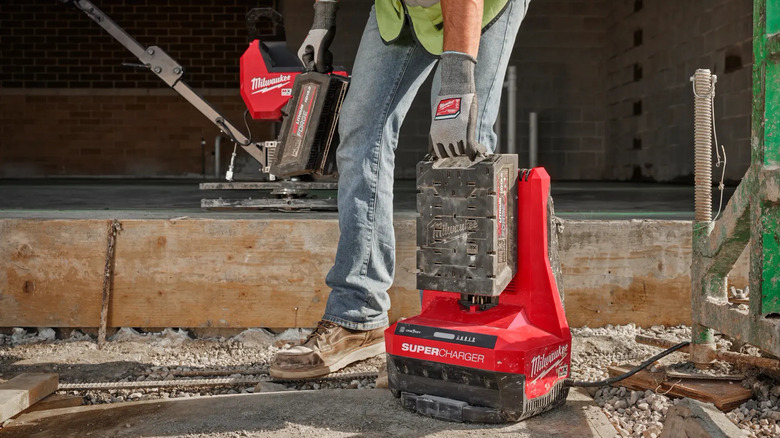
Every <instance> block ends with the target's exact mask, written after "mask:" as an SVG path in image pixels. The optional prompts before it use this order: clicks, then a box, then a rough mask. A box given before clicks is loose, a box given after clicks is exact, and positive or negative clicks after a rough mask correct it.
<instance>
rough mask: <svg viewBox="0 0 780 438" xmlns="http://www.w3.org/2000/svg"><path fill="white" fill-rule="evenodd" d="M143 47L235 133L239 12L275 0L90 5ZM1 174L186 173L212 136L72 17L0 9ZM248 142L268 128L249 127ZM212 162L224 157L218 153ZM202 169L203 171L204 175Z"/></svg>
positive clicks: (93, 29)
mask: <svg viewBox="0 0 780 438" xmlns="http://www.w3.org/2000/svg"><path fill="white" fill-rule="evenodd" d="M95 3H96V4H97V5H98V6H99V7H100V8H101V9H102V10H103V11H104V12H106V14H108V15H109V16H110V17H111V18H113V19H114V20H115V21H116V22H117V23H118V24H119V25H120V26H122V27H124V28H125V30H126V31H127V32H128V33H129V34H130V35H132V36H133V37H135V39H136V40H138V41H139V43H141V44H142V45H145V46H149V45H159V46H160V47H163V48H164V49H165V50H166V52H168V54H169V55H171V56H172V57H173V58H174V59H176V60H177V61H178V62H179V63H180V64H181V65H183V66H185V72H186V74H185V79H186V80H187V82H188V83H189V84H190V85H192V86H193V87H194V88H197V89H198V90H199V91H200V92H201V94H203V95H204V96H206V97H207V99H209V100H210V101H211V102H212V103H213V104H214V105H215V106H217V107H218V108H220V109H221V110H222V111H223V112H224V113H225V115H226V116H227V117H228V118H229V119H231V120H233V121H234V123H236V125H238V126H243V123H242V122H241V117H242V114H243V111H244V109H245V106H244V104H243V101H242V100H241V97H240V96H239V93H238V70H239V69H238V60H239V57H240V56H241V54H242V53H243V52H244V50H246V45H247V29H246V19H245V15H246V13H247V11H248V10H249V9H251V8H254V7H264V6H270V5H273V4H274V0H228V1H220V2H213V1H206V0H192V1H184V0H177V1H167V2H157V1H151V0H144V1H130V0H103V1H96V2H95ZM0 42H2V44H0V177H25V176H73V175H111V176H140V177H148V176H186V175H197V174H200V173H201V171H202V167H203V164H202V161H203V160H202V151H201V144H200V143H201V138H205V139H206V141H207V152H206V155H207V161H208V165H209V167H210V166H211V163H212V162H213V156H212V151H213V141H214V138H215V136H216V135H217V134H218V129H217V128H216V127H215V126H213V125H212V124H211V123H210V122H209V121H208V120H207V119H206V118H204V117H203V116H202V115H201V114H200V113H198V112H197V111H196V110H195V109H194V108H193V107H192V106H191V105H189V104H188V103H187V102H186V101H184V99H183V98H181V97H180V96H179V95H178V94H176V93H175V92H173V91H172V90H169V89H168V88H167V85H165V83H163V82H162V81H161V80H159V79H158V78H157V77H156V76H154V75H153V74H151V73H149V72H145V71H138V70H134V69H131V68H127V67H123V66H122V65H121V63H122V62H134V63H137V62H138V61H137V60H136V59H135V58H134V57H133V55H132V54H130V52H128V51H127V50H126V49H125V48H124V47H122V46H121V45H120V44H119V43H117V42H116V41H115V40H114V39H113V38H111V37H110V36H109V35H108V34H107V33H106V32H105V31H104V30H103V29H102V28H100V27H99V26H98V25H97V24H96V23H94V22H93V21H92V20H90V19H89V18H88V17H87V16H86V15H85V14H84V13H83V12H81V11H78V10H76V9H75V8H72V7H69V6H64V5H62V4H60V3H59V2H56V1H45V0H34V1H20V0H6V1H3V2H2V3H0ZM252 127H253V131H254V132H255V133H256V135H255V137H256V138H257V137H266V138H270V136H271V133H270V126H268V124H265V123H253V124H252ZM221 155H222V157H221V158H222V162H223V163H226V160H228V159H229V156H230V151H229V150H228V148H227V147H225V148H223V151H222V154H221ZM208 172H209V173H211V169H209V170H208Z"/></svg>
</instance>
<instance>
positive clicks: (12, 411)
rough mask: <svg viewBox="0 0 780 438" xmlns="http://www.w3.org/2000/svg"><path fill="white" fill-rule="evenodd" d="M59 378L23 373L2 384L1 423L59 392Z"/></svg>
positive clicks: (52, 375) (0, 391)
mask: <svg viewBox="0 0 780 438" xmlns="http://www.w3.org/2000/svg"><path fill="white" fill-rule="evenodd" d="M58 385H59V376H58V375H57V374H49V373H23V374H20V375H18V376H16V377H14V378H13V379H11V380H9V381H7V382H5V383H2V384H0V423H2V422H3V421H5V420H7V419H9V418H11V417H13V416H14V415H16V414H18V413H20V412H22V411H23V410H25V409H27V408H29V407H30V406H32V404H33V403H35V402H37V401H38V400H40V399H42V398H44V397H46V396H47V395H49V394H51V393H53V392H54V391H56V390H57V386H58Z"/></svg>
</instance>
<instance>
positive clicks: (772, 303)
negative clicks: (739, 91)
mask: <svg viewBox="0 0 780 438" xmlns="http://www.w3.org/2000/svg"><path fill="white" fill-rule="evenodd" d="M753 59H754V64H753V111H752V125H751V131H752V132H751V145H750V146H751V166H750V169H749V170H748V171H747V173H746V174H745V176H744V178H743V179H742V182H741V183H740V184H739V187H737V190H736V192H735V193H734V195H733V196H732V197H731V200H730V201H729V203H728V205H727V206H726V208H725V209H724V210H723V215H722V217H721V218H720V219H718V220H717V221H716V222H714V223H713V222H707V221H706V218H705V219H699V221H696V222H694V229H693V257H692V263H691V287H692V294H691V310H692V315H693V320H694V324H693V335H692V339H691V340H692V342H693V345H692V348H691V360H692V361H693V362H694V363H696V364H697V365H705V364H706V363H708V362H709V360H710V359H711V356H708V349H710V348H711V347H712V345H711V342H712V335H713V333H714V332H720V333H723V334H725V335H728V336H730V337H732V338H734V339H735V340H737V341H740V342H747V343H750V344H753V345H755V346H757V347H759V348H761V349H762V350H765V351H767V352H770V353H772V354H774V355H780V0H754V2H753ZM746 246H747V247H749V248H750V250H749V253H750V304H749V309H748V312H744V311H740V310H739V309H738V308H737V306H734V305H731V304H730V303H729V302H728V300H727V294H726V291H725V287H726V279H727V276H728V273H729V271H730V270H731V269H732V268H733V266H734V263H735V262H736V260H737V258H738V257H739V255H740V254H741V253H742V251H743V250H744V249H745V247H746ZM710 351H711V350H710Z"/></svg>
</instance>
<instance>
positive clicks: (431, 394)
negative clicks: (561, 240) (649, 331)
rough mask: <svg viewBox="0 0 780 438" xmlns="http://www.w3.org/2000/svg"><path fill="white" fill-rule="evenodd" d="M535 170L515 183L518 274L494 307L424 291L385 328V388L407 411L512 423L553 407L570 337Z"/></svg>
mask: <svg viewBox="0 0 780 438" xmlns="http://www.w3.org/2000/svg"><path fill="white" fill-rule="evenodd" d="M549 191H550V178H549V175H548V174H547V172H546V171H545V170H544V169H543V168H535V169H532V170H530V171H529V170H523V171H521V172H520V176H519V179H518V183H517V197H518V199H517V201H518V202H517V206H518V211H517V225H518V228H517V274H516V275H515V277H514V278H513V279H512V281H511V282H510V283H509V285H508V286H507V287H506V288H505V289H504V291H503V292H502V293H501V294H500V296H499V297H498V298H497V299H498V303H497V304H495V305H494V306H493V307H489V308H486V310H480V306H479V305H477V304H475V305H471V306H467V305H464V304H463V298H464V297H463V296H462V295H461V294H460V293H452V292H440V291H432V290H425V291H424V292H423V299H422V312H421V313H420V315H418V316H414V317H412V318H408V319H404V320H401V321H399V322H398V323H396V324H393V325H392V326H391V327H390V328H388V329H387V331H386V332H385V342H386V348H387V355H388V361H387V363H388V378H389V386H390V389H391V391H392V392H393V395H395V396H396V397H400V398H401V402H402V404H403V405H404V407H406V408H407V409H410V410H413V411H417V412H419V413H421V414H425V415H430V416H434V417H438V418H443V419H447V420H453V421H478V422H503V421H517V420H521V419H524V418H527V417H530V416H532V415H535V414H538V413H540V412H543V411H545V410H548V409H550V408H552V407H554V406H556V405H559V404H562V403H563V402H564V401H565V399H566V396H567V394H568V388H566V387H564V384H563V380H564V379H565V378H566V377H568V376H569V371H570V362H571V333H570V331H569V326H568V323H567V322H566V316H565V314H564V311H563V306H562V303H561V298H560V296H559V294H558V288H557V286H556V283H555V278H554V277H553V274H552V270H551V269H550V262H549V257H548V252H547V251H548V247H547V199H548V195H549Z"/></svg>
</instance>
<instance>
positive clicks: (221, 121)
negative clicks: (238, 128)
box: [215, 109, 252, 146]
mask: <svg viewBox="0 0 780 438" xmlns="http://www.w3.org/2000/svg"><path fill="white" fill-rule="evenodd" d="M248 115H249V110H248V109H247V110H245V111H244V126H245V127H246V132H247V134H248V135H247V136H246V137H247V140H246V142H245V143H243V142H240V141H238V139H237V138H236V136H235V135H233V132H232V131H231V130H230V129H229V128H228V127H227V124H226V123H225V119H223V118H222V117H219V118H217V120H215V123H216V124H217V126H219V129H221V130H222V132H224V133H225V134H226V135H227V136H228V137H230V140H231V141H233V143H237V144H240V145H241V146H249V145H250V144H252V130H251V129H249V120H247V116H248Z"/></svg>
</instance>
